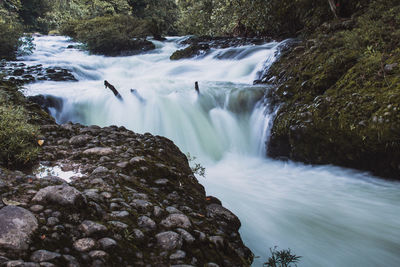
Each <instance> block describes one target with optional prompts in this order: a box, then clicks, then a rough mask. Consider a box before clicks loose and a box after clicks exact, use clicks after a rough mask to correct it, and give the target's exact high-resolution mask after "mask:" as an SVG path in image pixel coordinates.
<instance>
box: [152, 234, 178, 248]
mask: <svg viewBox="0 0 400 267" xmlns="http://www.w3.org/2000/svg"><path fill="white" fill-rule="evenodd" d="M156 239H157V246H158V247H159V248H161V249H162V250H174V249H180V248H181V247H182V238H181V236H180V235H179V234H177V233H175V232H172V231H168V232H162V233H159V234H157V235H156Z"/></svg>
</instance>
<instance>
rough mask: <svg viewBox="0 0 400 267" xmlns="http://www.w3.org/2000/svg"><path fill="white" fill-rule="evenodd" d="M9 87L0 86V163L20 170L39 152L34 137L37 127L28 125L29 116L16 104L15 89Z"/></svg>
mask: <svg viewBox="0 0 400 267" xmlns="http://www.w3.org/2000/svg"><path fill="white" fill-rule="evenodd" d="M11 87H12V86H11ZM11 87H10V85H4V84H1V86H0V89H1V90H0V163H1V164H2V165H3V166H6V167H12V168H20V169H21V168H24V167H28V166H29V165H31V164H32V163H34V161H35V160H36V159H37V156H38V152H39V150H38V145H37V144H36V138H35V137H36V135H37V134H38V127H37V126H34V125H32V124H30V123H29V120H30V115H29V113H28V111H27V110H26V109H25V108H24V107H23V106H21V105H19V104H17V103H16V101H19V100H20V99H19V97H18V95H14V91H15V90H17V89H16V88H14V87H12V88H11ZM10 92H11V93H10Z"/></svg>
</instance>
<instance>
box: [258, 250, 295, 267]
mask: <svg viewBox="0 0 400 267" xmlns="http://www.w3.org/2000/svg"><path fill="white" fill-rule="evenodd" d="M269 251H270V252H271V256H270V257H269V258H268V261H267V262H266V263H264V266H265V267H290V266H292V265H291V263H294V266H297V265H296V263H298V262H299V260H300V258H301V256H296V255H294V254H292V252H291V251H290V249H283V250H277V247H274V248H273V249H271V248H270V249H269Z"/></svg>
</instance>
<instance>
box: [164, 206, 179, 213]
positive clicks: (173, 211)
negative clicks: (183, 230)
mask: <svg viewBox="0 0 400 267" xmlns="http://www.w3.org/2000/svg"><path fill="white" fill-rule="evenodd" d="M165 210H166V211H167V212H168V213H169V214H174V213H182V211H180V210H178V209H177V208H175V207H171V206H169V207H167V208H166V209H165Z"/></svg>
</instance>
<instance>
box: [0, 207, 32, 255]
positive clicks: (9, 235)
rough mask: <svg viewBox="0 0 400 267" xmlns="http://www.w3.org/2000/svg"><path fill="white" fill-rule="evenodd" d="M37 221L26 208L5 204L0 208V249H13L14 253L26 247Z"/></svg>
mask: <svg viewBox="0 0 400 267" xmlns="http://www.w3.org/2000/svg"><path fill="white" fill-rule="evenodd" d="M37 228H38V221H37V220H36V218H35V216H34V215H33V214H32V213H31V212H30V211H28V210H26V209H24V208H21V207H17V206H7V207H4V208H2V209H1V210H0V250H1V249H8V250H13V252H14V253H15V254H18V253H19V252H23V251H25V250H27V249H28V247H29V243H30V242H31V236H32V235H33V233H34V232H35V231H36V229H37Z"/></svg>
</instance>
